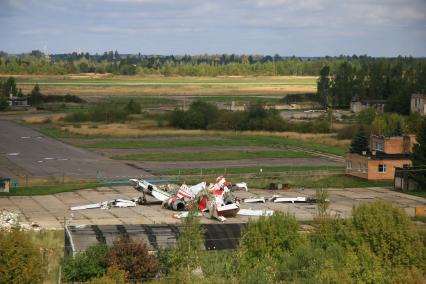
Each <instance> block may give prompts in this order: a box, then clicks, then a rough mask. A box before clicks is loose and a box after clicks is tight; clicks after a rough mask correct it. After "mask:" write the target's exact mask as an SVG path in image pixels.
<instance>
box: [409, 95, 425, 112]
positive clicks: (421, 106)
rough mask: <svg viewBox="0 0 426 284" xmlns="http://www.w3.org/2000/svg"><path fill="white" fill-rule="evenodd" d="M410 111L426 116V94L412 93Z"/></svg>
mask: <svg viewBox="0 0 426 284" xmlns="http://www.w3.org/2000/svg"><path fill="white" fill-rule="evenodd" d="M410 112H411V113H415V112H417V113H418V114H420V115H421V116H426V94H412V95H411V104H410Z"/></svg>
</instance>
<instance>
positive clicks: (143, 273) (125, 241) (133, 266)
mask: <svg viewBox="0 0 426 284" xmlns="http://www.w3.org/2000/svg"><path fill="white" fill-rule="evenodd" d="M108 259H109V266H110V267H111V266H114V267H117V268H118V269H120V270H123V271H126V272H127V273H128V278H129V280H131V281H141V280H143V279H149V278H152V277H154V276H155V275H156V274H157V273H158V271H159V269H160V267H159V262H158V260H157V258H156V257H155V255H152V254H150V253H149V251H148V247H147V245H146V244H145V243H142V242H141V241H138V240H133V239H132V238H130V237H129V236H127V235H122V236H120V237H118V238H117V239H116V240H114V243H113V245H112V247H111V248H110V250H109V253H108Z"/></svg>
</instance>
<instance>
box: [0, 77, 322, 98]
mask: <svg viewBox="0 0 426 284" xmlns="http://www.w3.org/2000/svg"><path fill="white" fill-rule="evenodd" d="M5 77H7V76H6V75H2V76H0V78H5ZM15 77H16V80H17V83H18V87H20V88H22V90H23V91H24V93H28V92H30V91H31V89H32V87H33V86H34V85H35V84H36V83H38V84H39V85H40V87H41V90H42V92H43V93H45V94H58V95H62V94H63V95H65V94H67V93H69V94H72V95H79V96H167V95H174V96H224V95H234V96H241V95H249V96H253V95H254V96H277V95H284V94H288V93H305V92H315V91H316V80H317V78H316V77H312V76H307V77H290V76H280V77H200V78H198V77H140V76H110V77H106V76H102V77H99V78H98V77H88V76H29V75H28V76H15Z"/></svg>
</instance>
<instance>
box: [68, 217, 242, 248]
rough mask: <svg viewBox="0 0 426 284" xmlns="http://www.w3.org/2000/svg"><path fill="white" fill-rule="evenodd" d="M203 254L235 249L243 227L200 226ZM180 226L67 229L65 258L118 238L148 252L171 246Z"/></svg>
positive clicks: (151, 225) (108, 243)
mask: <svg viewBox="0 0 426 284" xmlns="http://www.w3.org/2000/svg"><path fill="white" fill-rule="evenodd" d="M201 226H202V227H203V228H204V230H205V236H204V248H205V249H206V250H222V249H235V248H236V247H237V246H238V243H239V239H240V236H241V229H242V228H243V227H244V226H245V224H235V223H232V224H203V225H201ZM180 228H181V225H169V224H144V225H85V226H67V227H66V229H65V254H67V255H70V254H73V255H74V254H75V253H77V252H80V251H85V250H86V249H87V248H89V247H90V246H93V245H96V244H98V243H105V244H107V245H112V243H113V241H114V240H115V239H116V238H117V237H118V236H120V235H126V236H129V237H131V238H132V239H134V240H140V241H142V242H145V243H146V244H147V245H148V248H149V250H150V251H156V250H157V249H159V248H165V247H169V246H173V245H174V244H175V243H176V240H177V239H178V238H179V235H180V230H179V229H180Z"/></svg>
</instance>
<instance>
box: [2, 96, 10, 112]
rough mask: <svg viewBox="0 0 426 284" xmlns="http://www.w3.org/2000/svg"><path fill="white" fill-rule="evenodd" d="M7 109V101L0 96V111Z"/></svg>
mask: <svg viewBox="0 0 426 284" xmlns="http://www.w3.org/2000/svg"><path fill="white" fill-rule="evenodd" d="M8 108H9V101H8V100H7V99H6V98H5V97H3V96H0V111H2V110H7V109H8Z"/></svg>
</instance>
